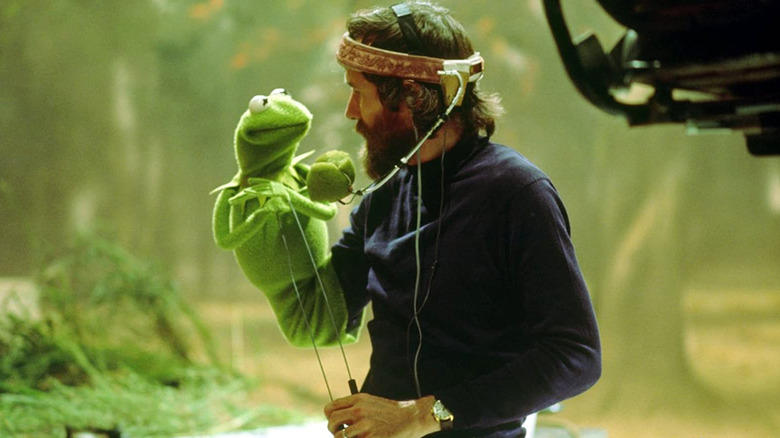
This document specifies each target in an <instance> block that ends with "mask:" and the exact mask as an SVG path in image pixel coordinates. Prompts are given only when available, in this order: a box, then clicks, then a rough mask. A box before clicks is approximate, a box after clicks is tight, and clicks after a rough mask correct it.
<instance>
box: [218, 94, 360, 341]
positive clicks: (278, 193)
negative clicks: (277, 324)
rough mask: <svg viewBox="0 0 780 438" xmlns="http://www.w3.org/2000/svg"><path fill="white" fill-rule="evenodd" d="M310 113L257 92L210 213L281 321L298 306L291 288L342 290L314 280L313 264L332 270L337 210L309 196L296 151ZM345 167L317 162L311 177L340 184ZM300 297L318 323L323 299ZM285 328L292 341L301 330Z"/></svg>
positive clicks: (286, 99)
mask: <svg viewBox="0 0 780 438" xmlns="http://www.w3.org/2000/svg"><path fill="white" fill-rule="evenodd" d="M311 119H312V115H311V113H310V112H309V111H308V109H307V108H306V107H305V106H304V105H303V104H301V103H299V102H297V101H295V100H293V99H292V98H291V97H290V96H289V95H288V94H287V92H285V91H284V90H281V89H277V90H274V91H273V92H272V93H271V94H270V95H268V96H255V97H254V98H253V99H252V101H251V102H250V104H249V109H248V110H247V111H246V112H245V113H244V114H243V115H242V116H241V119H240V120H239V122H238V126H237V128H236V131H235V143H234V146H235V154H236V160H237V161H238V169H239V170H238V174H236V176H235V177H234V178H233V179H232V180H231V181H230V182H229V183H227V184H225V185H223V186H220V187H218V188H217V189H215V190H214V192H219V196H218V198H217V201H216V204H215V206H214V216H213V232H214V240H215V242H216V243H217V245H218V246H219V247H221V248H223V249H226V250H232V251H234V253H235V257H236V260H237V261H238V264H239V266H240V267H241V270H242V272H243V273H244V275H245V276H246V277H247V278H248V279H249V281H250V282H252V284H254V285H255V286H256V287H257V288H258V289H260V290H261V291H262V292H263V293H264V294H265V295H266V296H267V297H268V299H269V302H270V303H271V305H272V307H273V308H274V311H275V313H276V315H277V318H278V319H280V320H282V319H285V318H288V317H292V316H291V315H293V314H294V313H295V312H296V311H297V306H298V302H297V301H296V300H295V295H293V294H292V292H293V289H294V288H297V287H301V288H308V289H311V290H314V291H315V292H317V288H318V287H319V286H318V284H317V283H320V282H321V281H324V282H325V283H329V284H330V285H331V286H333V289H335V292H337V293H338V294H340V289H339V287H338V285H337V284H336V283H335V282H334V281H335V276H334V275H326V276H325V277H326V278H325V279H324V280H321V281H317V282H315V281H314V277H315V270H316V271H319V270H323V271H328V270H329V269H330V268H329V265H328V256H329V248H328V235H327V227H326V223H325V221H326V220H328V219H330V218H332V217H333V216H334V215H335V213H336V207H335V205H333V204H332V203H329V202H317V201H312V200H311V199H310V198H309V197H308V190H307V187H306V179H307V176H309V173H310V168H309V166H307V165H305V164H303V163H301V160H302V159H303V158H306V156H308V155H309V154H306V155H303V156H298V157H295V152H296V151H297V149H298V144H299V142H300V140H301V139H302V138H303V137H304V136H305V135H306V133H307V132H308V130H309V127H310V126H311ZM337 158H338V159H341V158H342V157H340V156H339V157H337ZM326 161H327V160H326ZM349 164H350V165H351V163H349ZM337 167H338V169H339V170H338V171H337V172H336V169H337ZM347 167H349V166H347ZM343 168H344V165H343V163H341V162H340V161H337V163H336V164H330V163H327V162H326V163H322V164H318V169H323V170H317V171H316V172H315V173H316V174H318V175H319V176H318V177H317V178H315V179H318V180H324V181H325V185H324V186H325V187H332V186H339V185H344V184H345V183H344V182H343V181H344V180H345V174H344V171H343V170H341V169H343ZM353 175H354V173H353ZM334 181H335V182H334ZM350 183H351V182H350ZM320 191H321V192H322V191H323V190H320ZM324 191H325V192H327V193H333V192H334V190H333V189H325V190H324ZM212 193H213V192H212ZM327 274H330V271H328V272H327ZM293 283H295V284H293ZM298 283H300V284H298ZM326 288H327V287H326ZM317 293H319V292H317ZM304 298H305V304H304V305H305V306H308V307H310V309H308V311H307V313H309V312H311V315H312V318H314V319H315V321H314V322H313V324H314V325H315V326H316V325H319V322H321V321H320V320H322V314H323V312H322V310H323V309H322V308H323V304H324V305H327V303H322V302H321V300H319V299H318V298H317V294H315V293H310V294H309V295H307V296H306V297H304ZM335 299H336V301H337V303H336V304H337V305H338V310H336V311H337V312H339V313H340V312H345V311H346V309H345V305H344V303H343V298H342V299H340V300H339V299H338V297H336V298H335ZM315 328H316V327H315ZM321 331H322V330H321ZM322 332H323V333H325V334H324V335H323V336H324V338H323V339H320V340H319V342H318V343H322V344H327V343H330V342H332V341H333V340H334V339H335V338H334V337H333V336H332V330H330V332H331V333H330V334H327V333H326V331H322ZM285 335H286V336H287V338H288V340H290V341H291V342H293V343H298V341H299V339H300V338H301V336H302V335H301V333H300V330H298V331H297V332H296V333H292V332H291V333H285ZM305 338H308V334H307V336H306V337H305ZM306 340H307V341H308V339H306Z"/></svg>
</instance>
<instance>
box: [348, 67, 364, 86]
mask: <svg viewBox="0 0 780 438" xmlns="http://www.w3.org/2000/svg"><path fill="white" fill-rule="evenodd" d="M344 82H345V83H346V84H347V85H349V86H350V87H352V88H355V87H356V86H358V87H359V86H364V85H365V84H367V83H369V82H368V80H367V79H366V77H365V76H363V74H362V73H360V72H359V71H357V70H352V69H351V68H346V69H344Z"/></svg>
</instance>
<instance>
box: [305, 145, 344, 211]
mask: <svg viewBox="0 0 780 438" xmlns="http://www.w3.org/2000/svg"><path fill="white" fill-rule="evenodd" d="M354 181H355V165H354V164H353V163H352V159H350V158H349V154H347V153H346V152H342V151H328V152H325V153H324V154H322V156H320V157H319V158H317V160H316V161H315V162H314V164H312V166H311V170H310V171H309V175H308V177H307V180H306V185H307V186H308V188H309V197H310V198H311V199H312V201H319V202H335V201H338V200H340V199H343V198H345V197H346V196H347V195H349V194H350V190H351V188H352V183H353V182H354Z"/></svg>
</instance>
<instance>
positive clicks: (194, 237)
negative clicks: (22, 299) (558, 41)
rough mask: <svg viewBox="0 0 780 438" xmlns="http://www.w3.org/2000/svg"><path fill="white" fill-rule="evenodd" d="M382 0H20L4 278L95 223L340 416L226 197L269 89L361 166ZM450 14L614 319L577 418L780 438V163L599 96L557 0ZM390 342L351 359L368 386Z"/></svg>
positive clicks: (580, 24) (290, 390)
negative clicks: (359, 116) (364, 98)
mask: <svg viewBox="0 0 780 438" xmlns="http://www.w3.org/2000/svg"><path fill="white" fill-rule="evenodd" d="M375 3H379V4H384V5H390V4H392V3H393V2H389V1H376V2H374V1H367V0H327V1H317V0H284V1H275V0H136V1H127V2H119V1H111V2H109V1H89V0H3V1H2V2H0V156H1V157H2V158H0V242H1V244H0V277H2V278H4V279H6V280H7V281H10V280H11V279H15V280H18V279H25V278H31V277H33V276H35V274H36V272H37V271H38V270H39V269H40V268H41V267H42V266H44V265H45V264H46V263H47V261H48V260H50V259H51V258H52V257H53V256H54V255H56V254H58V253H59V252H61V251H62V250H63V248H65V247H67V246H68V245H69V244H70V243H71V242H72V241H73V240H74V238H75V237H76V236H78V235H79V234H80V233H85V232H89V233H96V232H97V233H101V234H105V235H109V236H111V238H112V239H113V240H115V241H116V242H118V244H120V245H121V246H122V247H124V248H126V249H127V250H128V251H129V252H131V253H132V254H135V255H136V256H138V257H141V258H143V259H148V260H154V261H156V262H158V263H159V264H160V265H161V266H163V267H164V269H165V270H167V271H168V272H170V273H171V275H172V276H173V278H175V280H176V282H177V283H178V284H179V285H180V287H181V290H182V293H183V295H184V297H185V298H186V300H188V302H190V303H191V304H192V305H193V306H194V307H195V308H196V309H198V310H199V311H200V312H202V314H203V317H204V320H205V321H206V323H207V324H208V325H209V326H210V327H211V328H212V329H213V330H214V333H215V334H216V339H217V340H218V348H219V349H220V351H221V353H220V354H222V355H224V357H226V358H227V359H229V360H230V361H231V362H232V363H233V365H234V366H235V367H237V368H239V369H241V370H242V371H245V372H246V373H248V374H252V375H256V376H257V377H258V378H259V379H260V380H261V381H262V382H263V385H265V386H264V387H265V388H266V389H265V390H264V392H262V393H261V395H258V400H262V401H263V402H264V403H279V404H285V405H289V406H291V407H295V408H300V409H302V410H304V411H307V412H311V413H312V415H317V414H318V413H319V412H320V406H321V405H322V404H323V403H325V402H326V401H327V397H326V394H325V393H324V392H323V391H324V388H322V387H323V384H322V383H321V380H320V379H319V377H317V376H315V374H314V373H316V372H317V371H316V365H315V364H314V363H313V361H314V356H313V354H312V353H311V352H309V351H299V350H295V349H293V348H292V347H288V346H286V345H284V343H283V341H281V336H280V335H279V333H278V330H277V329H276V327H275V325H274V322H273V319H272V317H271V315H270V311H269V310H268V308H267V306H266V302H265V299H264V298H263V297H262V296H261V295H260V294H259V293H258V292H257V291H255V290H254V289H253V288H252V286H251V285H250V284H249V283H248V281H246V280H245V279H244V277H243V276H242V274H241V273H240V271H239V270H238V268H237V266H236V263H235V260H234V259H233V257H232V254H230V253H228V252H224V251H221V250H219V249H218V248H217V247H216V246H215V245H214V243H213V241H212V237H211V209H212V206H213V202H214V200H215V198H214V197H213V196H209V192H210V191H211V190H212V189H213V188H215V187H217V186H219V185H221V184H223V183H225V182H227V181H228V180H230V178H231V177H232V176H233V175H234V174H235V171H236V163H235V159H234V156H233V150H232V135H233V129H234V128H235V124H236V122H237V120H238V117H239V116H240V115H241V113H242V112H243V111H244V110H245V109H246V107H247V104H248V102H249V99H250V98H251V97H252V96H253V95H255V94H267V93H268V92H270V91H271V90H272V89H274V88H277V87H283V88H286V89H287V90H288V91H289V92H290V93H291V94H292V95H293V97H295V98H297V99H298V100H300V101H302V102H303V103H304V104H306V105H307V106H308V107H309V109H310V110H311V111H312V113H313V114H314V117H315V118H314V122H313V127H312V130H311V132H310V134H309V135H308V137H307V138H306V139H305V140H304V141H303V143H302V148H301V151H302V152H305V151H307V150H311V149H316V150H317V152H318V153H320V152H324V151H326V150H330V149H342V150H346V151H348V152H350V153H351V154H352V155H353V157H356V155H357V154H356V152H357V149H358V147H359V145H360V138H359V136H357V135H356V134H355V133H354V132H353V123H352V122H350V121H348V120H347V119H346V118H344V116H343V111H344V106H345V105H346V102H347V98H348V87H347V86H346V85H343V70H342V69H341V68H340V67H339V66H338V65H337V64H336V62H335V59H334V53H335V50H336V46H337V42H338V39H339V37H340V35H341V34H342V32H343V29H344V21H345V18H346V16H347V15H348V14H349V13H350V12H351V11H353V10H355V9H358V8H362V7H369V6H373V5H374V4H375ZM439 3H440V4H441V5H443V6H447V7H450V8H451V9H453V10H454V11H455V16H456V17H457V18H458V19H459V20H460V21H461V22H462V23H463V24H464V25H465V27H466V28H467V29H468V31H469V32H470V35H471V37H472V39H473V42H474V46H475V47H476V48H477V49H478V50H480V51H481V52H482V54H483V56H484V57H485V59H486V71H487V74H486V76H485V78H484V79H483V81H482V85H481V86H482V87H483V88H484V89H488V90H493V91H498V92H500V93H501V94H502V96H503V102H504V105H505V107H506V109H507V115H506V116H505V117H504V119H503V120H501V121H500V123H499V126H498V129H497V132H496V135H495V137H494V139H495V140H496V141H498V142H500V143H504V144H507V145H509V146H511V147H513V148H516V149H517V150H519V151H520V152H521V153H522V154H524V155H525V156H527V157H528V158H530V159H531V160H532V161H534V162H535V163H536V164H538V165H539V166H540V167H541V168H542V169H544V170H545V171H546V172H547V173H548V174H549V175H550V176H551V177H552V179H553V181H554V182H555V184H556V186H557V188H558V190H559V191H560V193H561V195H562V197H563V200H564V202H565V203H566V205H567V208H568V212H569V216H570V218H571V222H572V229H573V230H572V233H573V239H574V242H575V245H576V247H577V251H578V256H579V258H580V261H581V264H582V268H583V270H584V273H585V275H586V278H587V281H588V283H589V286H590V289H591V293H592V297H593V300H594V303H595V306H596V311H597V315H598V318H599V321H600V324H601V330H602V334H603V343H604V359H605V368H604V374H603V378H602V380H601V381H600V382H599V383H598V384H597V386H596V387H594V388H593V389H592V390H591V391H589V392H587V393H586V394H584V395H582V396H579V397H577V398H575V399H573V400H571V401H568V402H566V403H564V409H563V411H562V412H561V413H558V414H555V417H557V418H559V419H561V421H564V420H565V421H568V422H572V423H574V424H576V425H578V426H582V427H594V428H600V429H605V430H607V431H608V433H609V436H610V437H616V438H623V437H657V436H668V437H672V436H674V437H691V438H693V437H708V438H713V437H751V438H755V437H767V438H768V437H770V436H777V431H778V430H780V371H778V364H780V269H778V266H779V265H780V158H755V157H752V156H750V155H749V154H748V152H747V150H746V148H745V145H744V142H743V139H742V137H741V136H740V135H737V134H726V135H716V136H702V137H689V136H686V135H685V133H684V128H683V127H681V126H664V127H645V128H629V127H628V126H627V125H626V123H625V122H624V121H623V120H620V119H616V118H613V117H611V116H608V115H605V114H603V113H601V112H599V111H598V110H596V109H595V108H593V107H591V106H589V104H587V103H586V102H585V101H584V99H582V98H581V97H580V96H579V95H578V94H577V93H576V91H575V89H574V88H573V86H572V85H571V84H570V82H569V81H568V78H567V77H566V76H565V72H564V69H563V67H562V65H561V63H560V60H559V58H558V56H557V52H556V49H555V46H554V44H553V41H552V38H551V36H550V32H549V29H548V28H547V25H546V22H545V19H544V15H543V11H542V8H541V5H540V2H539V0H516V1H468V2H466V1H460V2H458V1H454V0H441V1H439ZM564 8H565V9H564V10H565V13H566V15H567V17H569V18H570V20H571V21H572V28H573V31H574V33H575V34H577V33H581V32H583V31H585V30H587V29H593V30H595V31H596V32H597V33H598V34H599V36H600V38H601V39H602V42H604V43H605V45H606V46H609V45H611V44H613V43H614V42H615V41H616V40H617V39H618V37H619V36H620V35H621V29H620V28H619V27H618V26H617V25H616V24H615V23H613V22H612V21H611V20H610V19H609V17H608V16H607V15H606V14H605V13H604V12H603V11H602V10H601V9H599V7H598V6H597V4H596V2H595V1H583V0H570V1H566V2H564ZM363 179H364V180H365V177H363ZM349 208H350V207H340V213H339V215H338V217H337V219H336V220H334V221H333V222H332V224H331V225H332V229H331V231H332V237H333V238H335V237H336V236H337V235H338V233H339V230H340V229H341V228H342V227H344V225H345V223H346V217H347V215H348V213H349ZM366 343H367V337H366V338H364V339H363V340H362V341H361V342H360V343H358V344H357V345H356V346H352V347H349V348H348V350H347V353H348V355H350V356H351V357H350V359H351V364H352V365H353V374H356V377H357V378H358V380H361V379H362V374H361V373H363V372H364V371H365V366H366V365H367V364H366V361H367V354H368V351H369V349H370V346H369V345H366ZM327 354H329V353H328V352H326V356H327ZM336 367H338V363H337V362H334V364H333V366H332V367H331V368H336ZM355 370H357V371H355ZM333 373H338V371H333ZM332 380H336V379H335V378H333V379H332ZM518 390H521V389H518ZM343 392H346V388H344V389H343ZM341 395H343V394H341Z"/></svg>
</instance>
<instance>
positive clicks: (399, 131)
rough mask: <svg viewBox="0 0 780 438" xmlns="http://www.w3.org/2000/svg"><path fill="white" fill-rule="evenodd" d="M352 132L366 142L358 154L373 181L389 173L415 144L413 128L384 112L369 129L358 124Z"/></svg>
mask: <svg viewBox="0 0 780 438" xmlns="http://www.w3.org/2000/svg"><path fill="white" fill-rule="evenodd" d="M356 130H357V132H358V133H359V134H361V135H362V136H363V138H365V139H366V143H365V144H364V145H363V149H362V150H361V155H362V157H363V167H364V168H365V170H366V173H367V174H368V176H369V177H370V178H371V179H374V180H376V179H379V178H380V177H382V176H383V175H385V174H387V173H388V172H390V171H391V170H393V166H395V165H396V164H398V163H399V161H400V160H401V158H403V157H404V155H406V154H407V153H409V151H410V150H411V149H412V147H413V146H414V144H415V142H416V134H415V132H414V127H413V126H412V125H411V124H410V123H409V122H408V121H407V120H404V119H403V118H402V117H401V115H400V113H397V112H393V111H388V110H385V111H384V112H383V113H382V115H380V116H379V117H377V119H376V121H375V123H374V127H373V128H369V127H368V126H366V124H365V123H363V121H362V120H358V122H357V127H356Z"/></svg>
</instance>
